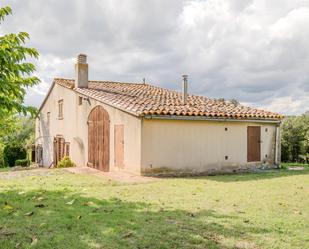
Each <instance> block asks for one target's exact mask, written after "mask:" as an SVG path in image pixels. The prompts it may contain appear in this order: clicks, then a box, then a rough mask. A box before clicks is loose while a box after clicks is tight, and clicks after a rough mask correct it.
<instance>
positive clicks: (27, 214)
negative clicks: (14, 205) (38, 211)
mask: <svg viewBox="0 0 309 249" xmlns="http://www.w3.org/2000/svg"><path fill="white" fill-rule="evenodd" d="M33 214H34V212H33V211H31V212H28V213H25V214H24V216H32V215H33Z"/></svg>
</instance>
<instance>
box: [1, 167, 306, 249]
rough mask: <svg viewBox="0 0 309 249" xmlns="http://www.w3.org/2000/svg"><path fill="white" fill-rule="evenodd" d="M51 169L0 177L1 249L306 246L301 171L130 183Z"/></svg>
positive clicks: (304, 194) (303, 179)
mask: <svg viewBox="0 0 309 249" xmlns="http://www.w3.org/2000/svg"><path fill="white" fill-rule="evenodd" d="M50 172H51V173H50V176H25V177H20V178H16V179H8V180H3V179H0V248H4V249H5V248H15V246H16V245H17V247H19V248H30V247H31V248H44V249H47V248H226V249H227V248H280V249H283V248H309V238H308V234H309V226H308V220H309V170H307V169H306V171H302V172H297V171H294V172H292V171H289V172H288V171H278V172H276V173H271V172H270V173H263V174H243V175H226V176H212V177H203V178H191V179H188V178H187V179H180V178H178V179H163V180H161V181H158V182H153V183H146V184H145V183H144V184H135V185H126V184H116V183H112V182H109V181H107V180H104V179H102V178H98V177H95V176H82V175H74V174H69V173H64V172H63V171H61V170H52V171H50ZM40 197H42V198H43V199H42V198H40ZM72 200H75V201H74V203H73V204H72V205H69V204H66V203H68V202H70V201H72ZM5 202H7V204H8V205H6V206H5ZM37 204H44V205H45V207H35V205H37ZM11 207H12V208H13V209H10V208H11ZM28 212H34V213H33V215H31V216H27V215H26V216H25V214H26V213H28ZM35 238H37V242H36V239H35ZM33 240H34V242H33V245H32V246H31V243H32V241H33Z"/></svg>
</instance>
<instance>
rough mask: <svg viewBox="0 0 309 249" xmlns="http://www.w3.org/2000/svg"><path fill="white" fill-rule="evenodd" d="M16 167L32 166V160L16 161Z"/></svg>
mask: <svg viewBox="0 0 309 249" xmlns="http://www.w3.org/2000/svg"><path fill="white" fill-rule="evenodd" d="M15 165H16V166H22V167H27V166H29V165H30V160H29V159H27V158H26V159H18V160H16V161H15Z"/></svg>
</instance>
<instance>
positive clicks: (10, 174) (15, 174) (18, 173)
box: [0, 168, 52, 179]
mask: <svg viewBox="0 0 309 249" xmlns="http://www.w3.org/2000/svg"><path fill="white" fill-rule="evenodd" d="M51 174H52V173H51V171H50V170H48V169H45V168H35V169H27V170H14V171H7V172H0V179H14V178H21V177H27V176H49V175H51Z"/></svg>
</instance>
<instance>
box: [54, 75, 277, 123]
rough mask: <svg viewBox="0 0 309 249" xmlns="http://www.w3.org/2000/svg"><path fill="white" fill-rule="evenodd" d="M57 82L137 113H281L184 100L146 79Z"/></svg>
mask: <svg viewBox="0 0 309 249" xmlns="http://www.w3.org/2000/svg"><path fill="white" fill-rule="evenodd" d="M54 81H55V83H57V84H59V85H62V86H64V87H67V88H69V89H72V90H74V91H76V92H78V93H80V94H83V95H86V96H89V97H91V98H94V99H97V100H99V101H101V102H103V103H106V104H109V105H112V106H115V107H117V108H119V109H122V110H125V111H127V112H130V113H132V114H134V115H137V116H143V115H181V116H206V117H221V118H232V119H247V118H253V119H276V120H280V119H282V118H283V117H282V116H281V115H280V114H277V113H273V112H269V111H264V110H258V109H254V108H250V107H247V106H243V105H234V104H233V103H231V102H229V101H222V100H221V99H220V100H216V99H210V98H207V97H204V96H195V95H188V99H187V103H186V104H183V103H182V94H181V93H180V92H176V91H173V90H168V89H164V88H160V87H157V86H152V85H149V84H142V83H122V82H110V81H89V85H88V88H74V80H69V79H59V78H56V79H55V80H54Z"/></svg>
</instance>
